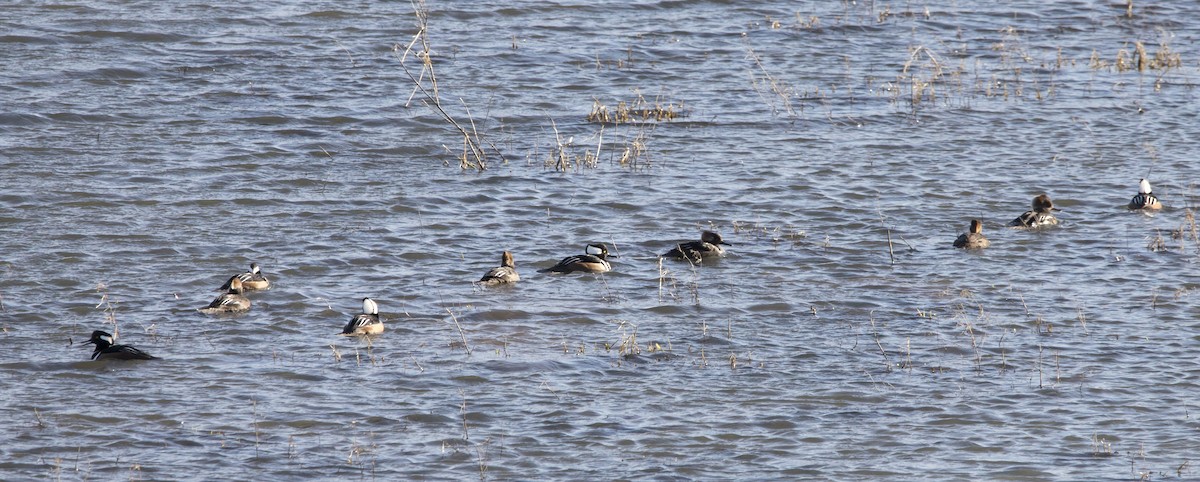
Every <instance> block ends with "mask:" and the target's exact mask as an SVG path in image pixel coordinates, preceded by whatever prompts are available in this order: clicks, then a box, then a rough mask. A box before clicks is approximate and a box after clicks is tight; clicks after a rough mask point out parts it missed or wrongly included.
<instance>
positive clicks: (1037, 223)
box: [1008, 194, 1061, 228]
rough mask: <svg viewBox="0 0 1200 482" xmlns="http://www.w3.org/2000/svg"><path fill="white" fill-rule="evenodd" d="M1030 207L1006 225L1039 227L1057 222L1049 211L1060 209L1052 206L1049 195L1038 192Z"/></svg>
mask: <svg viewBox="0 0 1200 482" xmlns="http://www.w3.org/2000/svg"><path fill="white" fill-rule="evenodd" d="M1032 207H1033V209H1032V210H1030V211H1026V212H1025V214H1022V215H1020V216H1017V219H1014V220H1012V222H1010V223H1008V225H1009V226H1012V227H1016V228H1040V227H1042V226H1054V225H1056V224H1058V218H1056V217H1054V214H1051V211H1061V209H1058V208H1056V207H1054V203H1053V202H1051V201H1050V196H1047V195H1045V194H1039V195H1038V196H1037V197H1035V198H1033V203H1032Z"/></svg>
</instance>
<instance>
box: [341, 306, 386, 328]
mask: <svg viewBox="0 0 1200 482" xmlns="http://www.w3.org/2000/svg"><path fill="white" fill-rule="evenodd" d="M362 311H363V312H362V313H361V314H358V315H354V318H351V319H350V322H349V323H346V327H345V328H342V334H343V335H347V336H353V335H378V334H380V333H383V322H382V321H379V305H377V304H375V301H374V300H372V299H370V298H363V307H362Z"/></svg>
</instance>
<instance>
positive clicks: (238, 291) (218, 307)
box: [200, 275, 250, 314]
mask: <svg viewBox="0 0 1200 482" xmlns="http://www.w3.org/2000/svg"><path fill="white" fill-rule="evenodd" d="M225 285H226V286H228V288H227V291H226V292H225V293H223V294H221V296H218V297H217V298H216V299H215V300H212V303H209V304H208V306H207V307H204V308H200V312H201V313H208V314H216V313H243V312H246V311H250V298H247V297H246V296H245V295H243V294H242V291H243V289H242V279H241V275H234V276H233V277H231V278H229V281H227V282H225Z"/></svg>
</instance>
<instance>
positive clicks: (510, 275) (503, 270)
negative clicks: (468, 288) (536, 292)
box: [479, 251, 521, 285]
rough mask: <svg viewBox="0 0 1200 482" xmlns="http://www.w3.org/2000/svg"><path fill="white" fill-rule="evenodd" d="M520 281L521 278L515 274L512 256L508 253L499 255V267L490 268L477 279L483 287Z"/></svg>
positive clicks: (515, 269)
mask: <svg viewBox="0 0 1200 482" xmlns="http://www.w3.org/2000/svg"><path fill="white" fill-rule="evenodd" d="M520 280H521V276H520V275H518V274H517V265H516V264H514V263H513V255H512V253H510V252H508V251H505V252H504V253H501V254H500V266H497V267H495V268H492V269H491V270H489V271H488V272H487V274H485V275H483V277H482V278H479V282H480V283H482V284H485V285H500V284H507V283H516V282H517V281H520Z"/></svg>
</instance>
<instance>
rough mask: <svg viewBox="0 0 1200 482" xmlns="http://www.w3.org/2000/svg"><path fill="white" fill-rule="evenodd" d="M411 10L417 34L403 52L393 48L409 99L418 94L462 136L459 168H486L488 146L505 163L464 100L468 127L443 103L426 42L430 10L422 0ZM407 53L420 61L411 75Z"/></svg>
mask: <svg viewBox="0 0 1200 482" xmlns="http://www.w3.org/2000/svg"><path fill="white" fill-rule="evenodd" d="M413 11H414V13H415V14H416V17H417V27H418V29H417V33H416V34H415V35H413V38H412V41H410V42H409V43H408V45H407V46H405V47H404V49H403V51H401V46H400V45H399V44H397V45H395V46H394V47H393V48H392V51H393V54H394V55H395V56H396V60H398V61H399V64H400V68H401V69H403V70H404V74H405V75H406V76H408V78H409V80H411V81H412V83H413V91H412V93H411V94H410V95H409V101H410V102H411V100H412V98H413V97H415V96H416V95H417V94H420V95H421V99H422V102H423V103H424V104H425V105H426V106H428V107H429V108H430V109H432V110H433V111H434V112H435V113H436V114H438V116H439V117H441V118H442V120H443V121H445V122H446V123H447V124H448V125H450V126H451V127H453V128H454V130H456V131H457V132H458V133H459V134H460V135H461V136H462V142H463V145H462V152H461V153H460V154H458V155H457V157H458V161H459V167H460V168H461V169H463V170H468V169H474V170H479V171H482V170H485V169H487V167H488V162H489V160H490V157H489V154H488V152H489V149H488V148H490V152H491V153H493V154H494V155H495V156H496V157H498V158H499V159H500V161H502V162H505V161H506V160H505V159H504V155H503V154H502V153H501V152H500V149H499V148H497V147H496V145H495V144H494V143H492V142H491V141H490V140H487V139H485V138H483V136H482V135H481V134H480V132H479V128H478V126H477V125H476V123H475V118H474V117H473V116H472V115H471V109H470V107H469V106H468V105H467V102H466V101H465V100H463V99H459V102H460V103H461V104H462V108H463V110H464V112H465V114H466V116H467V119H468V121H469V126H470V128H469V129H468V128H467V127H466V126H463V125H462V124H460V123H459V122H458V120H456V119H455V118H454V116H453V115H451V114H450V113H449V112H448V111H447V110H446V109H445V106H443V104H442V98H441V91H440V87H439V86H438V81H437V74H436V72H435V71H434V64H433V55H432V52H431V48H430V44H429V9H428V7H427V6H426V5H425V1H424V0H413ZM414 49H417V50H414ZM410 54H412V56H413V57H415V58H417V59H419V60H420V62H421V70H420V72H419V74H413V71H412V69H410V68H409V66H408V59H409V55H410ZM446 150H447V151H451V152H453V150H451V149H450V148H449V147H446Z"/></svg>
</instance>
